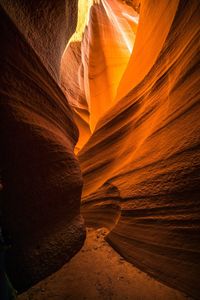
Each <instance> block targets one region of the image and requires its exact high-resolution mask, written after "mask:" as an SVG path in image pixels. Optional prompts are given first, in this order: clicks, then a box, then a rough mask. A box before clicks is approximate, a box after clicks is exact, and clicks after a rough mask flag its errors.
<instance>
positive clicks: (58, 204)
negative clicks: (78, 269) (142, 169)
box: [0, 1, 85, 291]
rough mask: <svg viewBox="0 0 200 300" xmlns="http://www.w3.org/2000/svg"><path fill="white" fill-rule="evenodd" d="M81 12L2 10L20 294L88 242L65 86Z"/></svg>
mask: <svg viewBox="0 0 200 300" xmlns="http://www.w3.org/2000/svg"><path fill="white" fill-rule="evenodd" d="M36 3H37V5H36ZM35 6H37V7H35ZM16 7H17V9H16ZM55 7H56V9H55ZM33 8H34V9H33ZM75 8H76V1H67V2H66V1H57V2H56V4H55V3H54V1H15V3H14V2H12V3H11V2H10V1H7V2H6V1H2V6H1V11H0V14H1V16H0V27H1V30H2V32H1V54H0V65H1V77H0V83H1V89H0V93H1V100H0V120H1V122H0V140H1V149H0V169H1V170H2V187H3V190H2V195H1V196H2V197H1V213H2V228H3V232H4V237H5V238H6V240H7V243H9V244H10V246H11V247H10V249H9V250H8V251H7V255H6V263H7V272H8V275H9V277H10V279H11V282H12V283H13V284H14V287H15V288H16V289H18V290H19V291H22V290H24V289H26V288H28V287H29V286H31V285H33V284H34V283H36V282H37V281H39V280H41V279H42V278H44V277H46V276H48V275H50V274H51V273H52V272H54V271H56V270H57V269H58V268H60V267H61V266H62V265H63V264H64V263H65V262H66V261H67V260H69V259H70V258H71V257H72V256H73V255H74V254H75V253H76V252H77V251H78V250H79V249H80V248H81V246H82V244H83V241H84V238H85V231H84V225H83V220H82V219H81V217H80V197H81V190H82V176H81V172H80V168H79V164H78V162H77V159H76V158H75V156H74V146H75V144H76V142H77V139H78V130H77V127H76V125H75V124H74V121H73V117H72V111H71V109H70V107H69V105H68V102H67V100H66V97H65V96H64V94H63V93H62V91H61V89H60V87H59V85H58V83H59V79H58V78H59V63H60V62H59V61H60V59H61V55H62V53H61V52H62V48H63V49H64V45H66V43H67V39H68V38H69V36H70V34H71V33H72V30H73V28H74V26H75V23H74V25H73V24H71V25H70V22H71V11H72V10H73V9H75ZM25 12H28V13H29V14H28V15H26V14H25ZM65 12H67V13H68V14H69V18H68V19H67V18H66V13H65ZM62 20H65V22H64V23H63V22H61V23H59V22H60V21H62ZM66 21H67V23H66ZM75 21H76V20H75V19H74V22H75ZM31 22H33V23H34V25H35V26H37V28H38V30H39V28H40V26H41V30H43V33H42V32H40V33H39V31H37V28H36V27H34V25H33V24H32V23H31ZM45 23H47V24H46V27H45ZM54 25H55V26H54ZM59 26H60V28H59ZM70 26H72V28H71V27H70ZM58 28H59V30H60V32H61V33H60V34H59V35H58V36H57V32H58ZM66 28H67V32H66ZM53 44H54V45H55V48H56V45H60V47H59V49H58V48H57V49H56V50H55V48H54V47H53ZM40 50H41V51H40Z"/></svg>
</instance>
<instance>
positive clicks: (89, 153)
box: [0, 0, 200, 299]
mask: <svg viewBox="0 0 200 300" xmlns="http://www.w3.org/2000/svg"><path fill="white" fill-rule="evenodd" d="M0 3H1V12H0V13H1V17H0V23H1V24H0V25H1V26H0V27H1V30H2V34H1V54H0V63H1V76H0V83H1V88H0V93H1V99H0V141H2V144H1V148H0V172H1V174H0V181H1V182H0V198H1V199H0V200H1V203H0V205H1V207H0V209H1V215H2V216H1V223H2V224H1V226H2V229H3V234H4V237H5V238H6V240H7V242H8V244H10V245H11V247H10V248H9V250H8V251H7V255H6V262H7V271H8V275H9V277H10V279H11V281H12V283H13V284H14V286H15V287H16V288H17V289H18V290H24V289H26V288H28V287H29V286H31V285H33V284H34V283H35V282H37V281H39V280H41V279H42V278H44V277H46V276H48V275H49V274H51V273H52V272H54V271H55V270H57V269H58V268H60V267H61V266H62V265H63V264H64V263H65V262H66V261H67V260H69V259H70V258H71V257H72V256H73V255H74V254H75V253H76V252H77V251H78V250H79V249H80V248H81V246H82V244H83V242H84V238H85V231H84V224H83V219H82V218H81V216H80V205H81V193H82V205H81V213H82V215H83V216H84V219H85V221H86V223H87V224H88V225H92V226H95V227H100V226H105V227H108V228H109V229H110V233H109V235H108V236H107V237H106V239H107V241H108V242H109V243H110V245H112V247H113V248H114V249H116V250H117V251H118V252H119V253H120V254H121V255H122V256H124V257H125V258H126V259H127V260H128V261H130V262H131V263H133V264H134V265H136V266H137V267H139V268H140V269H141V270H143V271H145V272H147V273H149V274H150V275H152V276H153V277H155V278H157V279H158V280H160V281H162V282H165V283H166V284H168V285H170V286H173V287H175V288H177V289H179V290H181V291H184V292H185V293H187V294H188V295H191V296H192V297H194V298H195V299H199V297H200V291H199V278H200V151H199V150H200V119H199V116H200V100H199V89H200V82H199V70H198V63H199V57H198V50H199V29H200V26H199V18H200V5H199V1H198V0H191V1H186V0H173V1H170V0H164V1H163V0H157V1H151V0H142V1H138V0H133V1H131V0H130V1H129V0H127V1H121V0H96V1H94V4H93V1H92V0H91V1H88V2H84V1H83V0H80V1H79V8H78V6H77V5H78V3H77V1H75V0H73V1H71V0H66V1H64V0H59V1H53V0H52V1H44V0H43V1H42V0H41V1H33V0H32V1H28V0H27V1H26V0H17V1H11V0H1V2H0ZM86 3H87V6H84V5H86ZM81 5H82V6H81ZM90 6H91V8H90ZM78 10H79V13H80V16H81V14H82V18H80V20H79V21H78V25H77V30H76V33H75V35H74V36H73V37H72V38H71V39H70V37H71V35H72V33H73V32H74V31H75V28H76V21H77V20H76V17H77V12H78ZM87 10H88V15H87V17H86V16H85V14H86V11H87ZM85 25H86V27H85ZM84 27H85V28H84ZM69 39H70V40H69ZM67 44H68V46H67V47H66V45H67ZM78 130H79V134H78ZM74 151H75V153H76V154H77V156H76V155H75V154H74ZM80 169H81V171H82V174H81V171H80ZM82 176H83V180H82ZM83 182H84V186H83V191H82V184H83ZM88 259H89V258H88Z"/></svg>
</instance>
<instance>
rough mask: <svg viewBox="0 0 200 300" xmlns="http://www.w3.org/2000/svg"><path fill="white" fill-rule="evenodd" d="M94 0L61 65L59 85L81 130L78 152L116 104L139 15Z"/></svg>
mask: <svg viewBox="0 0 200 300" xmlns="http://www.w3.org/2000/svg"><path fill="white" fill-rule="evenodd" d="M96 2H97V3H95V4H93V6H92V7H91V10H90V14H89V20H90V21H89V23H88V26H87V27H86V29H85V31H84V33H83V37H82V41H78V40H74V39H73V42H71V43H70V45H69V47H67V49H66V51H65V53H64V55H63V57H62V64H61V84H62V88H63V91H64V93H65V95H66V96H67V98H68V99H69V103H70V104H71V106H72V108H73V111H74V116H75V120H76V123H77V125H78V128H79V130H80V132H81V134H80V138H79V141H78V144H77V145H76V148H77V151H79V150H80V149H81V148H82V147H83V146H84V144H85V143H86V142H87V140H88V139H89V137H90V136H91V132H93V131H94V128H95V126H96V124H97V122H98V120H99V119H100V118H101V117H102V116H103V115H104V113H105V112H106V111H107V110H108V109H109V108H110V107H112V106H113V104H114V103H115V99H116V93H117V88H118V85H119V82H120V79H121V77H122V74H123V72H124V71H125V69H126V67H127V64H128V61H129V58H130V55H131V51H132V48H133V43H134V40H135V33H136V29H137V21H138V14H137V13H136V12H135V11H134V9H133V8H132V7H130V6H128V5H125V4H123V3H121V2H120V1H116V0H115V1H112V0H106V1H105V0H103V1H100V2H99V3H98V1H96ZM75 37H76V35H75ZM69 61H70V62H71V64H70V65H69V64H68V62H69Z"/></svg>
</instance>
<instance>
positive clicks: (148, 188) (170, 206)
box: [78, 0, 200, 299]
mask: <svg viewBox="0 0 200 300" xmlns="http://www.w3.org/2000/svg"><path fill="white" fill-rule="evenodd" d="M199 15H200V8H199V1H197V0H192V1H184V0H180V1H157V2H156V3H155V2H153V1H148V0H144V1H141V8H140V22H139V26H138V31H137V36H136V41H135V45H134V49H133V52H132V54H131V57H130V60H129V63H128V65H127V68H126V70H125V72H124V74H123V76H122V79H121V81H120V83H119V86H118V91H117V96H116V99H115V101H116V102H115V104H114V105H113V106H112V108H111V109H108V110H107V111H106V112H105V113H104V115H103V117H102V118H101V119H100V120H99V122H98V123H97V126H96V128H95V130H94V132H93V134H92V136H91V137H90V139H89V140H88V142H87V143H86V145H85V146H84V147H83V149H82V150H81V151H80V152H79V155H78V158H79V161H80V165H81V169H82V172H83V177H84V190H83V196H82V198H83V200H82V212H83V214H84V216H85V218H86V222H87V223H88V224H90V225H91V224H92V225H96V226H102V225H104V226H108V227H109V228H111V229H112V230H111V232H110V234H109V235H108V237H107V240H108V241H109V243H110V244H111V245H112V246H113V247H114V248H115V249H116V250H117V251H119V252H120V253H121V254H122V255H123V256H124V257H126V259H127V260H129V261H130V262H132V263H133V264H135V265H136V266H138V267H139V268H141V269H142V270H143V271H145V272H147V273H149V274H151V275H152V276H154V277H155V278H157V279H158V280H161V281H163V282H165V283H167V284H169V285H171V286H173V287H175V288H178V289H179V290H182V291H184V292H186V293H187V294H189V295H191V296H193V297H194V298H196V299H198V298H199V296H200V294H199V278H200V265H199V262H200V151H199V150H200V121H199V114H200V101H199V88H200V82H199V72H198V68H197V66H198V62H199V60H198V47H199V29H200V28H199ZM92 21H93V20H92ZM92 21H91V22H92ZM106 101H107V99H106V98H105V102H106ZM108 102H109V100H108ZM120 211H121V212H120ZM113 227H114V228H113Z"/></svg>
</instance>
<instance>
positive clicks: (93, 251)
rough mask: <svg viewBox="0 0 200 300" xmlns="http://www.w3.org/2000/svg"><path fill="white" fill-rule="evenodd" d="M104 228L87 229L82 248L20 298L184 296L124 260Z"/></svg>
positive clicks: (154, 299)
mask: <svg viewBox="0 0 200 300" xmlns="http://www.w3.org/2000/svg"><path fill="white" fill-rule="evenodd" d="M106 233H107V232H106V229H103V228H102V229H98V230H94V229H90V228H88V229H87V239H86V241H85V245H84V246H83V248H82V250H81V251H80V252H79V253H78V254H77V255H76V256H75V257H74V258H72V260H71V261H70V262H69V263H68V264H66V265H64V266H63V267H62V268H61V269H60V270H59V271H58V272H56V273H55V274H53V275H52V276H50V277H48V278H47V279H45V280H43V281H41V282H40V283H38V284H37V285H35V286H34V287H32V288H31V289H30V290H28V291H27V292H26V293H24V294H22V295H20V296H19V297H18V299H19V300H47V299H48V300H49V299H51V300H67V299H71V300H125V299H127V300H128V299H129V300H134V299H138V300H139V299H140V300H186V299H190V300H191V299H192V298H188V297H187V296H185V295H184V294H183V293H181V292H179V291H177V290H175V289H172V288H170V287H167V286H165V285H163V284H161V283H159V282H158V281H156V280H154V279H153V278H151V277H149V276H148V275H146V274H145V273H143V272H141V271H140V270H138V269H137V268H135V267H134V266H132V265H131V264H130V263H128V262H126V261H125V260H124V259H123V258H122V257H121V256H120V255H119V254H118V253H117V252H115V251H114V250H113V249H112V248H111V247H110V246H109V244H108V243H107V242H106V241H105V240H104V236H105V235H106Z"/></svg>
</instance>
